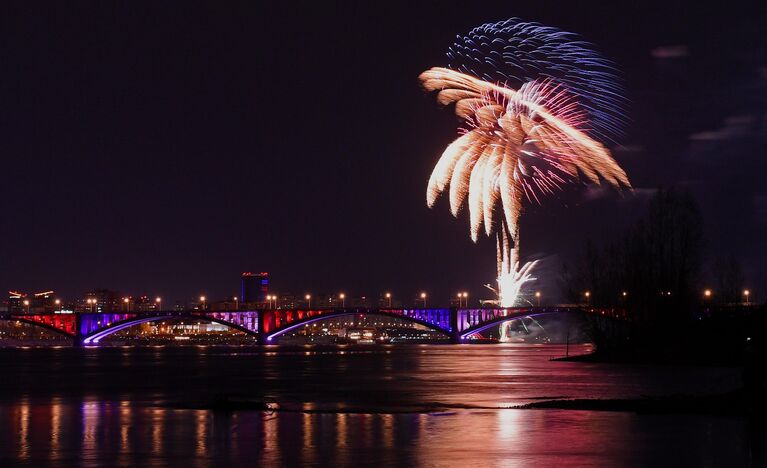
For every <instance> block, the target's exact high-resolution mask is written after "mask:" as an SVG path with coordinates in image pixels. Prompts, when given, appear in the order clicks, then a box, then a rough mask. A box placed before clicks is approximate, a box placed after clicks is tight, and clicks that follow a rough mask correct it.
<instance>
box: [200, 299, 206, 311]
mask: <svg viewBox="0 0 767 468" xmlns="http://www.w3.org/2000/svg"><path fill="white" fill-rule="evenodd" d="M200 310H205V296H200Z"/></svg>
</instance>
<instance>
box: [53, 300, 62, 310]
mask: <svg viewBox="0 0 767 468" xmlns="http://www.w3.org/2000/svg"><path fill="white" fill-rule="evenodd" d="M53 303H54V304H56V305H57V306H58V308H59V310H61V299H55V300H54V301H53Z"/></svg>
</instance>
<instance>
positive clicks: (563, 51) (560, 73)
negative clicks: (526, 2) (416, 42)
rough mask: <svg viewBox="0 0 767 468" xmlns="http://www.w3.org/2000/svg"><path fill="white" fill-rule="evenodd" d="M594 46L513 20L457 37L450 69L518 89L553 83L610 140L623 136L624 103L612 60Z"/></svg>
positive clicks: (566, 34) (451, 50)
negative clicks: (574, 98)
mask: <svg viewBox="0 0 767 468" xmlns="http://www.w3.org/2000/svg"><path fill="white" fill-rule="evenodd" d="M591 47H592V46H591V44H589V43H588V42H585V41H583V40H582V39H580V38H579V37H578V36H577V35H576V34H574V33H570V32H566V31H562V30H559V29H557V28H553V27H549V26H543V25H541V24H539V23H528V22H523V21H521V20H520V19H519V18H511V19H507V20H504V21H499V22H496V23H485V24H483V25H481V26H478V27H476V28H474V29H472V30H471V31H470V32H469V33H468V34H467V35H465V36H460V35H459V36H458V37H457V39H456V41H455V43H454V44H453V45H452V46H450V48H449V49H448V52H447V56H448V59H449V64H448V67H449V68H452V69H454V70H457V71H460V72H462V73H467V74H470V75H473V76H476V77H477V78H481V79H483V80H486V81H490V82H494V83H500V84H503V85H505V86H509V87H512V88H515V89H519V88H520V87H522V86H523V85H524V84H525V83H527V82H530V81H533V80H539V79H545V80H552V81H553V82H555V83H556V84H558V85H559V86H563V87H565V88H566V89H567V90H568V91H569V92H570V93H572V94H574V95H576V96H577V97H578V101H579V105H580V106H581V108H582V110H583V112H585V113H586V114H587V116H588V118H587V119H586V120H587V121H588V122H589V128H588V129H587V130H588V131H589V133H592V134H593V135H594V136H596V137H599V138H600V139H612V138H613V137H615V136H618V135H620V134H621V133H622V128H623V125H624V117H623V110H624V107H625V104H626V99H625V98H624V93H623V87H622V86H621V84H620V81H619V79H618V77H617V74H616V71H615V69H614V68H613V66H612V64H611V62H610V61H608V60H607V59H605V58H604V57H602V56H601V55H599V53H597V52H596V51H594V50H593V49H592V48H591Z"/></svg>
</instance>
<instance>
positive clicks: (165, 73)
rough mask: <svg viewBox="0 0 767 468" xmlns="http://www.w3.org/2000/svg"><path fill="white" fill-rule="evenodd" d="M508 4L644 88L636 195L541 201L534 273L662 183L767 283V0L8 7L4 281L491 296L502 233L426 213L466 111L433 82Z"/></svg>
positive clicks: (635, 142)
mask: <svg viewBox="0 0 767 468" xmlns="http://www.w3.org/2000/svg"><path fill="white" fill-rule="evenodd" d="M624 3H630V5H624ZM512 16H518V17H521V18H524V19H525V20H529V21H539V22H542V23H544V24H547V25H551V26H557V27H559V28H561V29H565V30H570V31H573V32H577V33H579V34H581V35H582V36H584V37H585V38H586V39H588V40H589V41H591V42H593V43H594V44H596V46H597V49H598V50H600V51H601V52H602V53H603V54H604V55H605V56H607V57H608V58H610V59H611V60H613V61H614V62H615V63H616V64H617V66H618V67H619V68H620V69H621V70H622V72H623V75H624V77H625V82H626V89H627V95H628V97H629V99H630V101H631V105H630V107H629V110H628V114H629V119H630V124H629V127H628V132H627V135H626V137H625V139H624V140H623V141H621V143H622V144H623V145H624V147H623V148H622V149H618V150H616V152H615V155H616V157H617V158H618V160H619V161H620V163H621V164H623V165H624V167H625V168H626V169H627V171H628V173H629V176H630V177H631V179H632V182H633V183H634V185H635V186H636V187H637V188H638V190H636V192H635V193H634V194H633V195H631V194H624V195H620V194H616V193H614V192H605V193H602V192H599V191H595V190H584V189H581V190H578V189H577V187H574V188H572V189H571V190H567V191H566V192H564V193H562V194H560V195H558V196H557V197H555V198H554V199H552V200H549V201H548V202H546V203H544V205H543V206H540V207H530V209H529V210H528V211H527V213H526V214H525V215H524V216H523V221H522V236H523V237H522V242H523V244H522V246H523V255H527V256H529V257H538V258H540V257H542V258H545V262H544V265H543V266H542V267H541V269H540V274H541V276H542V280H541V282H540V283H539V286H538V287H541V288H543V289H544V291H546V294H547V295H554V294H555V292H554V289H555V287H554V276H555V275H556V271H557V269H558V265H559V263H560V262H561V261H562V260H563V259H568V258H571V257H572V256H573V254H574V253H575V251H576V250H577V248H578V247H579V246H580V245H582V243H583V242H584V241H585V239H587V238H594V239H596V240H600V239H607V238H609V237H610V236H612V235H615V234H617V233H618V232H620V231H621V230H622V229H624V228H625V227H626V226H627V225H628V224H629V223H631V222H632V221H633V220H634V219H635V218H636V217H637V216H638V214H639V213H641V212H642V210H643V208H644V204H645V203H646V200H647V197H648V194H649V193H651V191H652V189H654V188H655V187H657V186H658V185H669V184H676V185H680V186H684V187H686V188H688V189H690V190H691V191H692V192H693V193H694V194H695V195H696V197H697V198H698V200H699V202H700V204H701V207H702V209H703V212H704V215H705V218H706V223H707V236H708V239H709V242H708V248H709V254H710V255H712V256H713V255H719V254H727V253H733V254H734V255H736V256H737V257H738V258H739V259H740V261H741V263H742V264H743V267H744V270H745V273H746V277H747V278H748V282H749V284H750V287H752V288H754V289H758V288H761V287H762V286H764V285H766V284H767V267H766V266H765V265H766V264H767V240H765V232H767V229H766V228H767V186H766V185H765V182H764V177H765V176H764V174H765V173H766V172H765V169H767V167H766V166H767V162H765V156H767V155H766V154H765V149H766V148H767V145H766V144H765V140H766V139H767V55H766V54H765V51H766V50H767V47H766V46H765V36H766V35H765V31H766V30H767V15H766V14H765V7H764V3H763V2H757V1H754V2H752V3H742V4H740V3H738V2H731V1H728V2H721V3H719V4H718V5H711V6H704V5H701V2H689V3H681V2H673V1H667V2H660V3H658V4H657V6H653V5H650V4H648V3H647V2H593V3H589V2H585V3H584V2H561V1H535V2H530V1H528V2H517V1H508V0H507V1H502V2H481V1H477V2H467V1H465V0H464V1H461V2H445V1H438V2H437V1H435V2H414V1H409V2H403V3H399V4H397V3H392V2H386V3H385V4H382V5H378V6H374V2H348V3H332V2H306V3H304V4H299V3H291V2H243V3H241V4H238V3H234V2H209V3H202V4H201V3H196V2H195V3H194V4H191V2H170V1H165V2H135V1H130V2H129V1H125V2H110V1H95V2H91V3H81V2H3V5H2V7H0V67H2V73H1V74H0V155H2V156H0V157H2V158H3V164H2V182H0V204H1V206H2V208H3V210H2V211H3V216H2V217H1V218H0V288H3V290H8V289H21V290H40V289H55V290H57V291H59V292H60V293H61V294H62V295H63V296H66V297H70V298H71V297H76V296H79V295H81V294H82V293H83V292H85V291H86V290H88V289H90V288H94V287H107V288H112V289H117V290H120V291H123V292H125V293H130V294H139V293H143V292H146V293H149V294H160V295H163V296H164V297H168V298H174V299H182V298H186V297H192V296H195V295H197V294H199V293H202V292H204V293H206V294H208V295H209V296H210V297H212V298H217V297H220V296H223V295H231V294H235V293H236V292H237V289H238V281H239V274H240V272H242V271H245V270H254V271H269V272H270V273H271V274H272V282H273V285H274V287H275V288H276V289H277V290H279V291H282V292H286V291H294V292H296V293H301V294H302V293H304V292H306V291H312V292H315V293H320V292H335V291H339V290H344V291H346V292H347V294H352V295H357V294H368V295H376V294H378V293H379V292H381V291H384V290H391V291H393V292H394V293H395V295H397V296H398V297H403V298H406V299H410V298H411V297H413V295H414V294H415V293H416V292H417V291H419V290H422V289H424V290H427V291H429V293H430V294H431V295H432V296H433V297H434V298H435V300H436V301H437V302H439V301H440V300H443V302H444V301H445V300H446V299H447V297H448V295H452V294H453V292H454V291H456V290H458V289H468V290H469V291H471V293H472V295H473V297H475V298H476V297H479V296H480V295H486V294H485V293H484V292H483V290H482V288H481V285H482V284H483V283H486V282H489V281H491V280H492V278H493V276H494V271H495V265H494V247H493V243H492V242H491V241H489V240H488V239H486V238H484V239H481V240H480V242H479V244H478V245H474V244H472V243H471V241H470V240H469V237H468V221H467V219H466V217H461V218H460V219H459V220H455V219H453V218H452V217H451V216H450V214H449V212H448V209H447V207H446V205H445V204H443V203H440V204H438V206H437V207H435V209H433V210H429V209H427V208H426V206H425V201H424V197H425V187H426V181H427V180H428V176H429V174H430V172H431V167H432V165H433V164H434V162H435V161H436V159H437V158H438V156H439V155H440V153H441V152H442V150H443V149H444V147H445V145H447V144H448V143H449V142H450V141H451V140H452V139H453V138H454V136H455V130H456V126H457V122H456V119H455V117H454V116H453V115H452V113H451V112H450V111H448V110H444V109H440V108H439V107H438V106H437V104H436V103H435V99H434V96H433V95H427V94H425V93H424V92H422V90H421V89H420V88H419V85H418V81H417V76H418V74H419V73H420V72H421V71H423V70H425V69H427V68H429V67H431V66H437V65H444V64H445V63H446V59H445V56H444V53H445V51H446V49H447V47H448V46H449V45H450V44H451V43H452V40H453V38H454V37H455V35H456V34H457V33H464V32H466V31H468V30H469V29H470V28H472V27H474V26H477V25H479V24H481V23H483V22H487V21H497V20H500V19H505V18H508V17H512Z"/></svg>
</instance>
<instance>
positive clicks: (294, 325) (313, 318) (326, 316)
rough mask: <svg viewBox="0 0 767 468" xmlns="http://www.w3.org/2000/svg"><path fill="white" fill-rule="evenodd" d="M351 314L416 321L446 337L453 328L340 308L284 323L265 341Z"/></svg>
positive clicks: (265, 336) (392, 315)
mask: <svg viewBox="0 0 767 468" xmlns="http://www.w3.org/2000/svg"><path fill="white" fill-rule="evenodd" d="M349 315H373V316H378V317H386V318H395V319H401V320H403V321H405V322H412V323H416V324H418V325H422V326H424V327H426V328H428V329H430V330H434V331H436V332H439V333H442V334H444V335H445V336H446V338H450V335H451V330H449V329H445V328H442V327H440V326H439V325H435V324H433V323H429V322H426V321H424V320H420V319H418V318H415V317H411V316H408V315H404V314H398V313H393V312H386V311H383V310H375V311H373V310H365V311H359V310H338V311H334V312H330V313H327V314H321V315H314V316H311V317H308V318H305V319H301V320H297V321H293V322H290V323H288V324H286V325H283V326H281V327H279V328H276V329H274V330H271V331H269V332H268V333H266V332H265V333H264V339H265V343H267V344H271V342H272V340H273V339H274V338H278V337H279V336H280V335H283V334H285V333H287V332H289V331H291V330H295V329H297V328H301V327H303V326H305V325H307V324H310V323H314V322H319V321H322V320H327V319H332V318H335V317H343V316H349Z"/></svg>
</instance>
